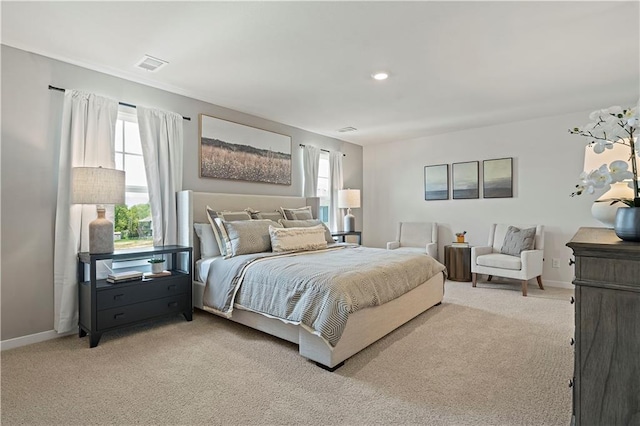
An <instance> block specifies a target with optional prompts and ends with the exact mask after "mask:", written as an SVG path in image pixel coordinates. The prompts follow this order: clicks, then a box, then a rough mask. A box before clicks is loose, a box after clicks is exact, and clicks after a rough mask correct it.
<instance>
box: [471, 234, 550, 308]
mask: <svg viewBox="0 0 640 426" xmlns="http://www.w3.org/2000/svg"><path fill="white" fill-rule="evenodd" d="M514 226H515V225H514ZM517 227H518V228H520V229H527V228H536V233H535V237H534V245H533V249H532V250H523V251H522V252H520V255H519V256H515V255H510V254H503V253H501V249H502V246H503V243H504V240H505V236H506V235H507V230H508V228H509V225H503V224H495V223H494V224H493V225H491V230H490V231H489V243H488V245H487V246H478V247H471V282H472V285H473V287H475V286H476V281H477V275H478V274H487V275H488V278H487V281H491V278H492V277H493V276H494V275H496V276H499V277H505V278H513V279H516V280H520V281H521V283H522V295H523V296H526V295H527V283H528V281H529V280H530V279H532V278H534V277H535V278H536V279H537V281H538V287H540V289H541V290H544V286H543V285H542V262H543V260H544V259H543V255H544V251H543V250H544V234H543V229H544V227H543V226H542V225H537V226H536V225H525V226H517Z"/></svg>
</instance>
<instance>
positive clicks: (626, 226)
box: [613, 207, 640, 242]
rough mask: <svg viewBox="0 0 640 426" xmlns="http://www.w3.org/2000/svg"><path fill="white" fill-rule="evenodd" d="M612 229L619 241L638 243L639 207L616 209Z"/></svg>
mask: <svg viewBox="0 0 640 426" xmlns="http://www.w3.org/2000/svg"><path fill="white" fill-rule="evenodd" d="M613 229H614V230H615V232H616V235H617V236H618V238H620V239H621V240H624V241H638V242H640V207H630V208H628V209H618V211H617V213H616V221H615V223H614V225H613Z"/></svg>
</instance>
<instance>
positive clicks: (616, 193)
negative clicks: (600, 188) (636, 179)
mask: <svg viewBox="0 0 640 426" xmlns="http://www.w3.org/2000/svg"><path fill="white" fill-rule="evenodd" d="M615 198H633V189H631V188H629V185H627V183H626V182H617V183H612V184H611V189H609V190H608V191H607V192H605V193H604V194H602V196H601V197H600V198H598V199H597V200H596V201H595V202H594V203H593V205H592V206H591V214H592V215H593V217H594V218H596V219H597V220H598V221H600V222H601V223H602V224H603V225H604V226H606V227H607V228H613V227H614V224H615V221H616V212H617V211H618V209H619V208H627V205H626V204H624V203H621V202H617V203H615V204H611V200H612V199H615Z"/></svg>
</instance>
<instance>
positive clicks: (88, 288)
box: [78, 246, 193, 348]
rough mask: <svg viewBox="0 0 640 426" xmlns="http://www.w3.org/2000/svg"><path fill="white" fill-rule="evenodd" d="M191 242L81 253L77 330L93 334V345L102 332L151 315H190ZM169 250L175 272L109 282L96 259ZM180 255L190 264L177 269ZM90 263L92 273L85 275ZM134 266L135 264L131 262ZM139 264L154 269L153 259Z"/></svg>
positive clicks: (131, 258)
mask: <svg viewBox="0 0 640 426" xmlns="http://www.w3.org/2000/svg"><path fill="white" fill-rule="evenodd" d="M191 254H192V249H191V247H185V246H162V247H144V248H140V249H132V250H118V251H115V252H113V253H107V254H90V253H79V254H78V303H79V320H78V336H79V337H84V336H86V335H87V334H89V347H91V348H93V347H96V346H97V345H98V343H99V342H100V337H102V333H104V332H107V331H112V330H116V329H119V328H122V327H125V326H129V325H133V324H136V323H139V322H143V321H146V320H149V319H152V318H156V317H161V316H165V315H175V314H178V313H182V314H183V315H184V317H185V319H186V320H187V321H191V319H192V314H193V302H192V296H191V284H192V283H191ZM161 255H168V256H166V257H168V259H167V260H169V262H168V267H169V270H170V271H171V275H170V276H166V277H159V278H143V279H141V280H137V281H129V282H123V283H117V284H114V283H110V282H107V280H104V279H101V280H99V279H97V278H96V262H98V261H100V260H113V261H135V260H139V261H144V260H148V259H151V258H153V257H159V256H161ZM178 256H180V257H186V258H187V259H188V261H187V262H186V263H185V264H186V265H189V266H187V268H188V270H186V271H185V270H180V269H178V265H179V263H178ZM87 269H88V273H89V276H88V277H87V276H86V272H87ZM129 269H131V268H129ZM134 269H138V270H145V269H149V267H148V265H146V264H145V266H143V267H140V268H136V267H134Z"/></svg>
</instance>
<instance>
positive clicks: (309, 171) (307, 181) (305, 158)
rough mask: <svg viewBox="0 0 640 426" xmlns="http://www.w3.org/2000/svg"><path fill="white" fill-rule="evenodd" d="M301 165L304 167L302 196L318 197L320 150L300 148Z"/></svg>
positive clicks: (311, 146) (310, 147) (307, 147)
mask: <svg viewBox="0 0 640 426" xmlns="http://www.w3.org/2000/svg"><path fill="white" fill-rule="evenodd" d="M302 165H303V167H304V196H305V197H317V196H318V170H319V168H320V148H318V147H315V146H313V145H305V146H303V147H302Z"/></svg>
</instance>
